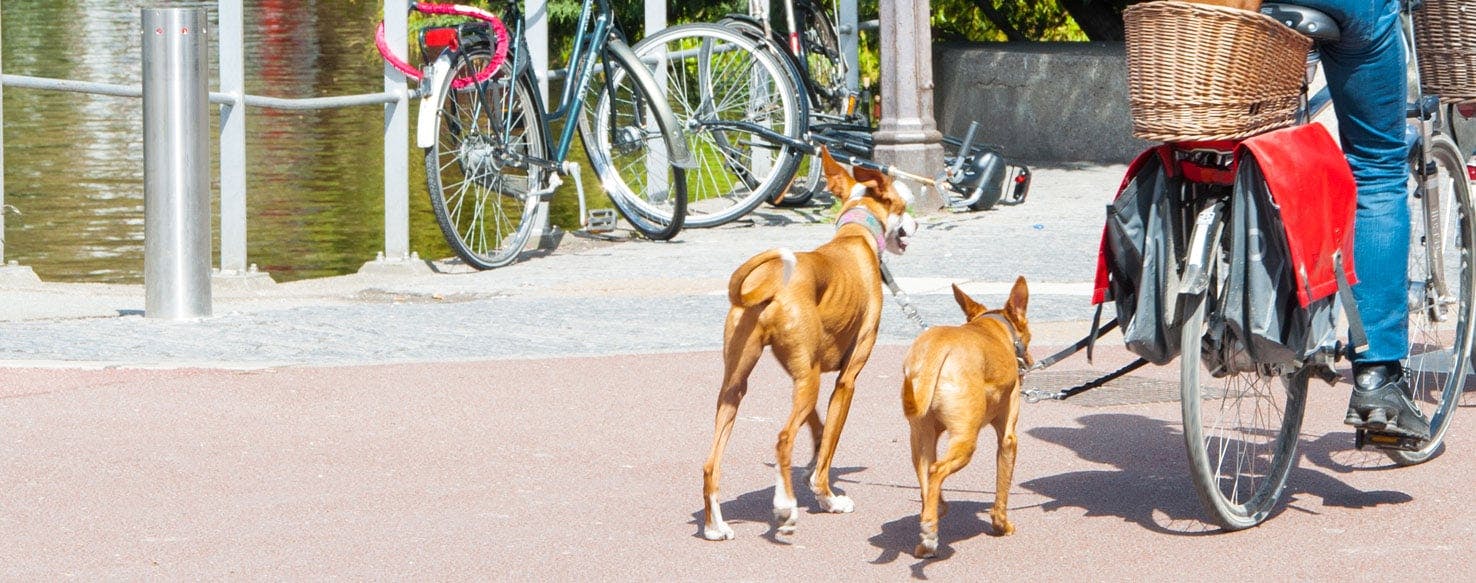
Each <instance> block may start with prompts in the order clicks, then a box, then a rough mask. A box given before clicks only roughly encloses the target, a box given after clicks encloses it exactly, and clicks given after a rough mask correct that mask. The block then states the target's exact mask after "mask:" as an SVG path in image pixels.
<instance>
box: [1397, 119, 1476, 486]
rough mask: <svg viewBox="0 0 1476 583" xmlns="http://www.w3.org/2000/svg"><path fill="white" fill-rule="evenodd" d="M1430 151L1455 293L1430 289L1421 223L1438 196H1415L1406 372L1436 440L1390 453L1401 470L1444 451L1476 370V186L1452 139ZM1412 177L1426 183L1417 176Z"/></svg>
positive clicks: (1428, 255) (1412, 201)
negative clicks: (1474, 188)
mask: <svg viewBox="0 0 1476 583" xmlns="http://www.w3.org/2000/svg"><path fill="white" fill-rule="evenodd" d="M1428 147H1429V149H1430V159H1431V160H1433V161H1434V162H1435V167H1436V170H1437V173H1436V175H1435V179H1436V180H1437V181H1438V186H1439V192H1440V193H1441V197H1440V198H1441V200H1440V202H1441V207H1440V208H1442V209H1446V210H1445V211H1442V213H1441V214H1442V215H1443V216H1440V217H1435V219H1436V220H1437V221H1438V224H1439V225H1440V226H1442V227H1443V232H1444V233H1445V237H1444V240H1443V241H1442V251H1441V253H1439V254H1438V255H1439V256H1440V257H1442V258H1443V259H1444V262H1445V265H1444V269H1443V270H1442V271H1444V273H1445V277H1446V281H1447V287H1448V288H1449V289H1448V292H1449V294H1448V295H1447V297H1446V298H1444V299H1441V298H1436V297H1434V295H1435V290H1433V289H1431V288H1432V287H1433V286H1431V285H1429V283H1430V273H1431V271H1432V269H1431V267H1432V265H1433V260H1432V255H1431V253H1430V252H1429V251H1430V250H1429V249H1428V245H1429V243H1430V241H1431V239H1432V237H1430V236H1429V232H1430V227H1429V226H1428V225H1426V224H1425V223H1426V221H1422V220H1420V219H1421V218H1423V217H1426V216H1427V213H1426V212H1425V209H1426V204H1427V202H1428V201H1429V200H1430V198H1431V197H1430V196H1429V193H1428V192H1427V193H1426V196H1424V197H1421V198H1418V199H1417V198H1414V197H1410V205H1411V209H1410V210H1411V219H1412V220H1411V224H1412V225H1413V227H1412V229H1411V232H1410V252H1409V269H1410V272H1409V281H1410V292H1409V295H1408V297H1409V302H1410V310H1409V343H1410V352H1409V358H1408V360H1407V361H1406V362H1407V365H1406V367H1405V371H1406V375H1407V376H1408V377H1409V379H1410V388H1411V389H1412V390H1413V392H1414V401H1415V403H1416V404H1418V405H1419V406H1420V408H1421V409H1423V412H1424V413H1425V414H1426V416H1427V417H1428V418H1429V420H1430V439H1429V440H1428V441H1426V442H1425V443H1424V445H1422V446H1421V447H1420V449H1418V450H1416V451H1401V450H1384V451H1385V453H1387V454H1389V457H1390V458H1393V460H1394V462H1395V463H1397V464H1399V465H1414V464H1418V463H1421V462H1424V461H1427V460H1429V459H1430V458H1432V457H1435V456H1436V455H1437V454H1438V452H1439V451H1440V448H1441V444H1442V443H1443V441H1444V438H1445V432H1446V431H1447V430H1448V429H1450V421H1451V418H1452V417H1453V416H1454V414H1455V412H1456V410H1457V409H1458V408H1459V407H1458V405H1459V404H1460V400H1461V397H1462V395H1463V393H1464V391H1465V384H1466V382H1465V381H1466V378H1467V374H1468V373H1469V372H1470V370H1471V348H1472V326H1471V323H1472V305H1473V304H1472V293H1473V289H1476V280H1473V277H1476V275H1473V270H1472V260H1473V254H1476V217H1473V216H1472V214H1473V209H1472V206H1471V205H1472V201H1471V190H1470V183H1469V182H1468V181H1467V180H1466V174H1465V172H1466V163H1465V160H1464V159H1463V157H1462V156H1461V152H1460V149H1459V148H1457V147H1456V145H1455V143H1454V142H1452V141H1451V140H1450V138H1448V137H1445V136H1436V137H1435V138H1434V139H1432V140H1431V142H1430V144H1429V146H1428ZM1412 176H1413V177H1414V179H1415V180H1418V179H1419V178H1418V174H1417V173H1415V174H1412ZM1452 259H1454V261H1452ZM1450 294H1453V295H1450ZM1452 302H1453V303H1452ZM1442 318H1444V321H1441V319H1442Z"/></svg>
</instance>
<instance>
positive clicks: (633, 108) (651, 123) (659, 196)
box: [579, 38, 688, 241]
mask: <svg viewBox="0 0 1476 583" xmlns="http://www.w3.org/2000/svg"><path fill="white" fill-rule="evenodd" d="M601 61H602V63H603V67H601V66H596V67H594V68H593V73H592V75H593V76H594V77H595V78H592V79H590V80H589V86H590V87H591V88H592V89H593V90H594V91H595V92H596V96H595V99H594V101H593V102H594V103H595V106H594V107H592V108H588V112H587V113H588V114H589V115H584V116H581V117H580V119H579V135H580V137H581V138H582V139H581V140H580V141H582V142H583V143H584V152H585V154H586V155H587V156H588V157H589V162H590V165H591V166H593V167H594V169H595V172H596V173H597V174H598V175H599V177H600V184H601V185H602V186H604V188H605V193H606V194H607V195H609V197H610V201H611V202H613V203H615V210H617V211H619V212H620V216H622V217H624V218H625V220H626V222H628V223H630V225H631V226H632V227H634V228H635V229H636V230H637V231H639V232H640V233H641V234H642V235H645V236H646V237H647V238H649V239H653V240H656V241H665V240H669V239H671V238H673V237H675V236H676V235H677V233H679V232H681V230H682V227H683V226H685V224H686V218H687V200H688V199H687V196H688V184H687V171H686V169H685V168H682V167H681V166H678V165H677V161H676V159H675V157H674V156H672V152H671V150H672V149H673V147H675V146H677V145H681V144H680V141H681V140H682V139H683V137H682V136H683V132H682V129H681V126H680V125H679V124H678V123H677V120H676V118H675V117H674V116H673V114H672V112H671V111H670V109H669V107H670V105H669V104H668V103H667V100H666V99H665V98H664V97H663V96H662V95H661V94H660V86H659V85H657V84H656V83H655V81H654V80H653V79H651V78H650V73H651V71H650V69H646V68H644V67H643V66H642V65H641V64H640V61H639V60H637V58H636V56H635V53H633V52H632V51H631V49H630V47H628V46H626V45H625V43H624V42H623V41H621V40H619V39H618V38H611V39H610V40H609V42H608V43H607V44H606V45H605V50H604V52H603V53H601ZM601 77H603V78H601ZM591 117H593V118H594V122H593V125H592V126H591V122H590V118H591Z"/></svg>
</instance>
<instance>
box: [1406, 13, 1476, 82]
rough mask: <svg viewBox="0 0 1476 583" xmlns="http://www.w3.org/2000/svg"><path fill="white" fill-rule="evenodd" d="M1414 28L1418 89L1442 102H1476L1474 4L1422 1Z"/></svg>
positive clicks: (1475, 19)
mask: <svg viewBox="0 0 1476 583" xmlns="http://www.w3.org/2000/svg"><path fill="white" fill-rule="evenodd" d="M1414 26H1415V50H1416V51H1418V52H1419V57H1420V85H1421V88H1422V89H1424V91H1425V92H1426V93H1434V94H1436V95H1439V96H1440V98H1441V99H1442V100H1445V101H1462V100H1466V99H1476V0H1425V5H1424V7H1422V8H1420V9H1419V10H1416V11H1415V12H1414Z"/></svg>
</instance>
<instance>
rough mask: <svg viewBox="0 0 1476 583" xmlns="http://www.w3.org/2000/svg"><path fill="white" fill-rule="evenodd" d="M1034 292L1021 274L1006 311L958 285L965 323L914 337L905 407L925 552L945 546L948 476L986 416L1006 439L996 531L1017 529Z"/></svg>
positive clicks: (1000, 455)
mask: <svg viewBox="0 0 1476 583" xmlns="http://www.w3.org/2000/svg"><path fill="white" fill-rule="evenodd" d="M1029 295H1030V292H1029V291H1028V290H1027V289H1026V287H1025V278H1023V277H1021V278H1019V279H1016V280H1015V286H1014V288H1012V289H1011V290H1010V298H1009V300H1008V301H1006V302H1005V306H1004V308H1003V309H1000V310H993V311H991V310H989V309H987V308H985V307H984V306H982V305H980V304H979V303H977V302H975V301H974V300H973V299H971V298H969V296H968V295H966V294H964V292H963V290H960V289H958V286H957V285H955V286H953V298H954V299H955V300H957V301H958V306H959V307H960V308H963V312H964V317H965V319H966V321H965V323H964V325H962V326H934V327H932V328H929V329H927V330H925V331H924V332H923V333H922V334H921V335H919V336H918V337H917V340H915V341H914V342H913V343H912V348H911V349H909V350H908V351H907V358H906V360H904V361H903V365H902V411H903V413H905V414H906V415H907V422H908V423H909V424H910V425H911V426H912V463H913V465H914V466H916V468H917V483H918V486H919V487H920V488H921V489H922V514H921V515H920V517H919V521H920V522H921V524H922V535H921V541H920V542H919V543H918V545H917V549H916V550H915V551H914V552H915V553H916V554H917V556H918V557H919V558H927V557H931V556H933V555H934V554H936V553H937V551H938V517H939V507H940V506H942V507H943V511H942V512H943V513H946V512H947V506H946V505H945V504H944V503H943V480H944V479H945V478H947V477H948V476H949V474H952V473H954V472H957V471H958V470H960V469H963V467H964V466H966V465H968V464H969V460H970V459H971V458H972V457H973V455H974V448H975V446H976V445H977V443H978V440H979V429H980V428H981V427H983V426H984V424H985V423H988V424H990V425H993V426H994V432H995V434H996V435H997V437H998V439H999V449H998V452H997V454H996V456H997V458H996V460H997V464H998V466H997V467H996V468H995V492H994V508H992V509H991V510H990V511H989V518H990V522H991V523H992V524H993V525H994V533H995V534H996V535H1000V536H1004V535H1008V534H1010V533H1013V532H1015V527H1014V526H1013V525H1011V524H1010V520H1009V518H1007V517H1006V514H1005V511H1006V509H1007V506H1008V504H1009V494H1010V482H1011V480H1012V478H1013V477H1014V473H1015V447H1016V443H1017V440H1016V438H1015V421H1016V419H1018V418H1019V416H1020V371H1021V369H1022V368H1024V367H1029V366H1030V365H1031V364H1033V361H1032V360H1031V359H1030V353H1029V351H1028V349H1029V346H1030V326H1029V322H1027V321H1026V320H1025V305H1026V303H1027V302H1028V301H1029V299H1030V298H1029ZM943 431H947V432H948V451H947V452H945V453H944V454H943V459H941V460H936V461H935V459H936V458H937V455H938V451H937V450H938V435H939V434H941V433H942V432H943Z"/></svg>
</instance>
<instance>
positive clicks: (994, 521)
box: [989, 516, 1015, 536]
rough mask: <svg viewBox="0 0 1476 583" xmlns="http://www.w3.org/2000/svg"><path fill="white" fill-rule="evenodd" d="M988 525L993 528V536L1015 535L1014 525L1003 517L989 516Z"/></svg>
mask: <svg viewBox="0 0 1476 583" xmlns="http://www.w3.org/2000/svg"><path fill="white" fill-rule="evenodd" d="M989 518H990V520H989V523H990V525H991V526H993V527H994V536H1010V535H1012V534H1015V525H1014V523H1011V522H1010V519H1008V518H1005V517H1003V516H990V517H989Z"/></svg>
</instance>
